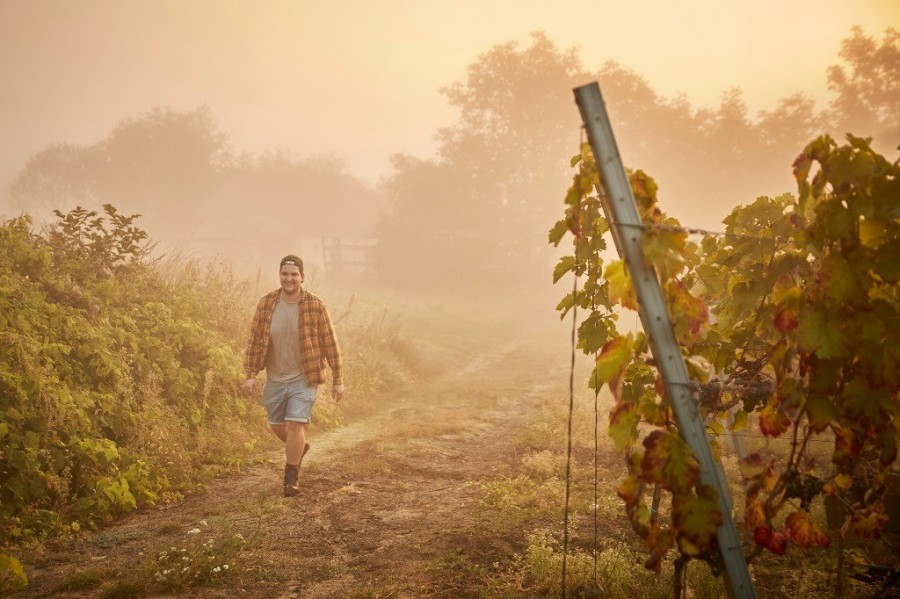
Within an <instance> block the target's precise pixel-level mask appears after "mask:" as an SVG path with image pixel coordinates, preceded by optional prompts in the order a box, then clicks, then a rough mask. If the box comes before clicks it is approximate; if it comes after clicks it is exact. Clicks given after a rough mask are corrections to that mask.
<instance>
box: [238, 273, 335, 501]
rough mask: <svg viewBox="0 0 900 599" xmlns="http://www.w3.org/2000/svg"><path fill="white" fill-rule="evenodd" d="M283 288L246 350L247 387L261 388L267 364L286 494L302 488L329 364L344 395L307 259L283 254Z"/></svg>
mask: <svg viewBox="0 0 900 599" xmlns="http://www.w3.org/2000/svg"><path fill="white" fill-rule="evenodd" d="M279 268H280V275H279V276H280V279H281V288H280V289H276V290H275V291H272V292H271V293H267V294H266V295H264V296H263V298H262V299H261V300H259V304H257V306H256V314H255V315H254V316H253V324H252V326H251V327H250V342H249V344H248V346H247V353H246V355H245V356H244V370H245V372H246V374H247V380H246V381H244V388H245V389H247V390H248V391H253V390H255V389H256V376H257V374H259V372H260V371H261V370H263V369H265V370H266V385H265V388H264V389H263V403H264V404H265V407H266V412H267V413H268V422H269V426H270V427H271V428H272V432H273V433H275V435H276V436H277V437H278V438H279V439H281V440H282V441H283V442H284V457H285V465H284V496H285V497H293V496H294V495H297V494H298V493H299V492H300V484H299V480H298V479H299V474H300V463H301V462H302V461H303V456H304V455H305V454H306V452H307V451H308V450H309V443H307V442H306V427H307V425H308V424H309V420H310V417H311V415H312V408H313V404H314V403H315V402H316V391H317V390H318V386H319V385H321V384H323V383H325V364H326V363H327V364H328V366H329V367H331V376H332V382H333V386H332V388H331V395H332V397H333V398H334V400H335V401H340V400H341V398H342V397H343V396H344V385H343V379H342V372H341V352H340V349H339V348H338V343H337V337H335V334H334V327H333V326H332V324H331V318H330V317H329V316H328V310H326V309H325V304H323V303H322V300H320V299H319V298H318V297H316V296H315V295H313V294H312V293H309V292H308V291H305V290H304V289H303V288H302V286H301V285H302V283H303V278H304V277H303V261H302V260H301V259H300V258H298V257H297V256H294V255H289V256H285V257H284V258H282V259H281V264H280V265H279Z"/></svg>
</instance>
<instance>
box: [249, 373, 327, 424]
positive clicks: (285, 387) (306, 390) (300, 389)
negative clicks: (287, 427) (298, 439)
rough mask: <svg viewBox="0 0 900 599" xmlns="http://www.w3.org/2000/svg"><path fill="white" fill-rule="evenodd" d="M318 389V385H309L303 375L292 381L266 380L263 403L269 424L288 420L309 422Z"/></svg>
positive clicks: (282, 422)
mask: <svg viewBox="0 0 900 599" xmlns="http://www.w3.org/2000/svg"><path fill="white" fill-rule="evenodd" d="M318 389H319V387H318V386H317V385H314V386H312V387H310V386H309V385H307V384H306V380H305V379H304V378H303V377H301V378H300V379H299V380H296V381H292V382H290V383H276V382H274V381H266V386H265V388H264V389H263V404H264V405H265V406H266V412H267V413H268V420H269V424H284V422H285V421H286V420H291V421H293V422H309V419H310V418H311V417H312V409H313V404H315V403H316V391H318Z"/></svg>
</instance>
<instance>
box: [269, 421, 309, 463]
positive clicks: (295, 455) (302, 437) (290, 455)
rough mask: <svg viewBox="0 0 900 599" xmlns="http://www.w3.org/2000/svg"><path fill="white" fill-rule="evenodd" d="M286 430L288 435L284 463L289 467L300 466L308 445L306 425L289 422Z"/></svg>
mask: <svg viewBox="0 0 900 599" xmlns="http://www.w3.org/2000/svg"><path fill="white" fill-rule="evenodd" d="M285 429H286V433H287V434H286V438H285V442H284V458H285V460H284V461H285V462H286V463H287V464H288V465H289V466H299V465H300V460H302V459H303V448H304V446H305V445H306V423H305V422H293V421H291V420H288V421H287V422H285ZM276 434H277V433H276Z"/></svg>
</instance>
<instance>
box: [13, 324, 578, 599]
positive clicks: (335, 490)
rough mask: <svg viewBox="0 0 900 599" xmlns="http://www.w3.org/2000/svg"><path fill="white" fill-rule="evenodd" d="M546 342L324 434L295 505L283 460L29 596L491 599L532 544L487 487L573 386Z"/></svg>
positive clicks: (183, 508)
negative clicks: (487, 505)
mask: <svg viewBox="0 0 900 599" xmlns="http://www.w3.org/2000/svg"><path fill="white" fill-rule="evenodd" d="M538 347H540V344H538V343H535V342H534V341H533V337H532V336H524V335H523V336H522V338H520V340H518V341H516V342H512V343H510V342H504V343H502V344H501V343H497V344H496V345H495V346H494V347H492V348H491V349H490V351H488V352H486V353H482V352H479V354H478V355H471V356H469V357H467V358H466V359H465V360H464V361H463V362H462V363H460V364H450V365H448V368H447V372H446V373H445V374H443V375H441V376H440V377H438V378H437V379H436V380H433V381H431V382H429V383H425V384H420V385H412V386H409V387H408V388H405V389H399V390H396V391H395V392H393V393H391V394H388V395H387V396H386V397H384V398H383V403H382V406H381V408H380V409H379V410H378V411H376V412H375V413H374V414H372V415H370V416H369V417H366V418H364V419H362V420H359V421H357V422H353V423H351V424H349V425H348V426H345V427H342V428H340V429H337V430H334V431H331V432H328V433H324V434H320V435H314V436H313V438H312V450H311V451H310V453H309V454H308V455H307V457H306V459H305V461H304V469H303V472H302V474H301V476H302V477H303V479H304V481H305V486H304V490H303V493H302V494H301V495H300V496H299V497H295V498H290V499H285V498H282V497H281V470H282V464H283V457H282V455H281V454H280V453H275V452H273V454H272V455H271V459H270V460H269V463H267V464H265V465H262V466H258V467H254V468H251V469H247V470H245V471H244V472H243V473H241V474H239V475H236V476H234V477H230V478H228V479H226V480H221V481H219V482H217V483H215V484H214V485H211V487H210V489H209V491H208V492H207V493H204V494H202V495H197V496H193V497H191V498H189V499H188V500H187V501H185V502H184V503H182V504H180V505H178V506H174V507H171V508H168V509H153V510H145V511H143V512H141V513H138V514H135V515H133V516H131V517H129V518H127V519H125V520H123V521H121V522H120V523H118V524H116V525H115V526H112V527H109V528H106V529H104V530H102V531H100V532H98V533H94V534H88V535H83V536H82V537H81V538H80V539H79V540H78V541H77V542H75V543H74V544H73V545H72V546H70V547H66V548H64V549H62V550H57V551H49V550H48V551H46V552H45V553H44V554H43V555H40V556H36V557H35V559H34V561H33V562H32V563H33V564H34V565H36V566H37V567H36V568H35V567H34V566H32V567H31V569H30V571H29V572H28V574H29V578H30V579H31V584H30V586H29V587H28V589H27V590H26V591H25V592H23V593H20V594H19V596H23V597H38V596H48V595H53V596H66V597H96V596H104V597H113V596H117V597H124V596H130V595H136V594H143V593H144V592H146V591H144V590H143V589H144V588H146V587H142V586H141V585H142V584H145V583H142V582H141V581H147V580H150V579H153V578H154V577H155V578H156V579H162V578H166V579H172V580H174V579H176V578H177V577H178V576H181V575H182V572H183V573H184V574H183V576H184V578H185V580H186V579H187V578H188V577H190V576H191V575H192V573H193V575H194V576H198V575H200V574H198V572H201V571H202V576H204V577H207V578H208V579H210V580H211V582H209V583H207V584H204V585H197V584H196V583H194V582H191V583H188V582H185V583H184V584H183V585H181V586H179V585H178V584H176V583H172V584H171V585H170V586H169V588H171V589H172V593H171V594H172V595H173V596H175V595H179V596H180V595H183V596H199V597H226V596H235V595H241V596H248V597H284V598H289V597H423V596H433V597H460V596H477V595H478V594H479V591H481V590H482V589H483V588H484V584H485V581H486V580H488V579H489V577H490V576H491V573H492V571H494V570H495V569H496V568H499V567H501V566H502V565H504V564H505V565H508V564H509V562H510V560H511V559H512V558H513V556H514V555H515V554H516V552H518V551H520V550H521V544H522V542H523V539H521V538H518V537H517V536H516V535H514V534H509V531H508V530H507V531H506V532H505V533H504V534H495V533H496V530H495V529H494V528H493V527H492V523H491V515H490V513H489V512H488V511H487V510H485V509H484V508H482V507H481V498H482V497H483V494H484V493H483V490H482V488H481V486H480V485H479V481H483V480H487V479H490V478H491V477H495V476H498V475H499V473H502V472H508V471H510V468H511V467H515V465H517V464H518V463H519V461H520V459H521V449H520V447H521V438H522V437H521V435H522V427H523V426H524V424H525V421H526V418H527V416H528V415H529V414H530V413H532V411H533V410H534V409H535V407H536V406H537V405H538V404H539V403H540V402H541V400H542V399H545V398H546V396H547V395H548V394H555V395H559V396H560V397H561V396H562V394H563V393H564V386H565V384H566V383H567V377H566V376H561V374H560V373H563V374H565V372H566V370H565V369H566V364H565V356H564V355H560V354H559V352H558V351H556V352H555V357H553V358H550V357H548V356H549V355H553V354H552V353H551V354H548V352H546V351H539V350H538ZM557 350H558V348H557ZM226 565H227V566H228V569H227V570H226V569H225V568H224V567H225V566H226ZM215 568H219V570H218V571H216V570H215ZM76 572H79V573H83V574H75V573H76ZM80 577H81V578H84V579H85V580H86V581H87V582H83V583H80V586H81V589H79V580H81V578H80ZM97 578H99V581H97V580H96V579H97ZM132 580H133V581H135V582H134V583H130V582H128V581H132ZM61 581H74V582H72V583H68V584H61ZM116 585H118V586H117V588H114V587H116ZM129 585H130V586H129ZM157 586H158V585H157Z"/></svg>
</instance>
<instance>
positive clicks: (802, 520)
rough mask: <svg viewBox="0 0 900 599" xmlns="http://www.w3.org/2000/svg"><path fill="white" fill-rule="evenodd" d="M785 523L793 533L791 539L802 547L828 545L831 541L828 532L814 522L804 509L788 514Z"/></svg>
mask: <svg viewBox="0 0 900 599" xmlns="http://www.w3.org/2000/svg"><path fill="white" fill-rule="evenodd" d="M784 524H785V526H786V527H787V529H788V530H789V531H790V533H791V540H792V541H794V542H795V543H797V544H798V545H800V546H801V547H828V545H829V544H830V543H831V537H829V536H828V533H826V532H825V531H824V530H822V529H821V528H819V527H818V526H816V525H815V524H813V522H812V520H810V519H809V514H807V513H806V512H804V511H797V512H794V513H792V514H790V515H788V517H787V519H786V520H785V521H784Z"/></svg>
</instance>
